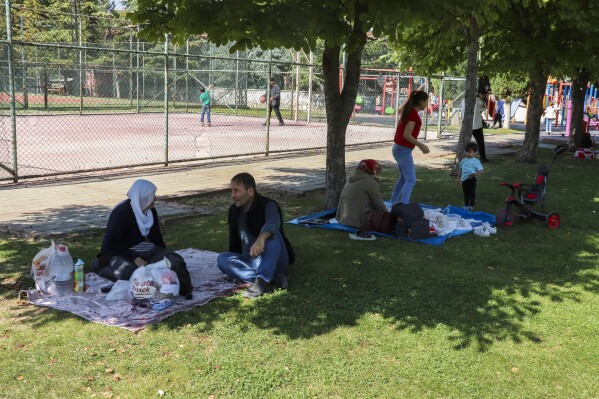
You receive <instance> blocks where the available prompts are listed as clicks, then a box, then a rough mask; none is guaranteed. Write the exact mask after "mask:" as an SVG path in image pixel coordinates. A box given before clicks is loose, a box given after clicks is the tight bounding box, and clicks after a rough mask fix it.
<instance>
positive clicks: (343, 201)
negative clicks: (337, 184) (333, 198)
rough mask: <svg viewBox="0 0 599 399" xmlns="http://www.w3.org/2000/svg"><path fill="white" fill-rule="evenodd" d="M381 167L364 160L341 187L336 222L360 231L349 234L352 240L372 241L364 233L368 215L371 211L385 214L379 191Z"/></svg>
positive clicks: (372, 237)
mask: <svg viewBox="0 0 599 399" xmlns="http://www.w3.org/2000/svg"><path fill="white" fill-rule="evenodd" d="M380 172H381V165H380V164H379V163H378V162H377V161H375V160H374V159H364V160H362V161H360V163H359V164H358V168H357V169H356V172H355V173H354V175H353V176H352V177H350V178H349V181H348V183H347V184H346V185H345V187H343V191H342V192H341V198H340V199H339V207H338V208H337V220H338V221H339V223H341V224H344V225H346V226H350V227H355V228H357V229H360V231H358V232H357V233H356V234H350V238H351V239H354V240H374V239H375V237H374V236H371V235H370V234H368V233H367V232H366V226H367V224H368V217H369V214H370V213H371V212H373V211H380V212H386V211H387V207H386V206H385V203H384V202H383V198H382V197H381V190H380V189H379V173H380Z"/></svg>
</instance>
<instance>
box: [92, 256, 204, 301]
mask: <svg viewBox="0 0 599 399" xmlns="http://www.w3.org/2000/svg"><path fill="white" fill-rule="evenodd" d="M140 257H141V258H143V259H144V260H145V261H146V262H148V263H156V262H159V261H161V260H162V259H164V258H167V259H168V260H169V262H170V264H171V269H172V270H173V271H174V272H175V273H176V274H177V277H178V278H179V295H183V296H188V295H190V294H191V291H192V290H193V287H192V285H191V276H190V275H189V270H187V265H186V264H185V261H184V260H183V257H182V256H181V255H179V254H178V253H176V252H173V251H171V250H168V249H165V248H162V247H155V248H154V250H153V251H152V252H151V253H150V254H149V255H147V256H140ZM98 260H99V259H98ZM137 267H138V266H137V265H136V264H135V263H134V262H132V261H130V260H128V259H125V258H122V257H120V256H112V257H111V258H110V259H108V262H107V263H106V264H103V263H102V262H93V263H92V272H94V273H96V274H97V275H98V276H101V277H104V278H105V279H107V280H110V281H117V280H129V279H130V278H131V275H132V274H133V272H134V271H135V270H136V269H137Z"/></svg>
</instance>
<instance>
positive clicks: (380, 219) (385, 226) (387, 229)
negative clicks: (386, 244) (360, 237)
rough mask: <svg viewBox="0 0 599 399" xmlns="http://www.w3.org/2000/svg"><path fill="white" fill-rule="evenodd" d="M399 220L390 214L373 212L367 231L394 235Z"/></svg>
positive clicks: (369, 217)
mask: <svg viewBox="0 0 599 399" xmlns="http://www.w3.org/2000/svg"><path fill="white" fill-rule="evenodd" d="M396 220H397V218H396V217H395V215H394V214H392V213H390V212H381V211H372V212H370V213H369V214H368V224H367V226H366V230H368V231H377V232H379V233H385V234H393V230H394V228H395V221H396Z"/></svg>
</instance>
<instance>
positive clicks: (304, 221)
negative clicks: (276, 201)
mask: <svg viewBox="0 0 599 399" xmlns="http://www.w3.org/2000/svg"><path fill="white" fill-rule="evenodd" d="M385 204H386V205H387V208H389V209H390V208H391V204H390V203H389V202H388V201H385ZM420 206H421V207H422V209H423V210H424V216H425V218H427V219H428V218H429V216H430V215H432V214H434V213H442V214H454V215H459V216H461V218H462V219H463V221H464V222H465V223H461V224H460V226H459V227H457V228H455V229H441V231H439V234H438V235H437V236H435V237H430V238H425V239H422V240H410V239H409V238H406V237H396V236H394V235H391V234H385V233H379V232H376V231H370V232H369V233H372V234H374V235H377V236H381V237H387V238H393V239H397V240H407V241H413V242H420V243H423V244H429V245H435V246H441V245H443V243H444V242H445V241H447V239H449V238H451V237H457V236H461V235H464V234H468V233H470V232H472V231H473V229H474V228H475V227H477V226H480V225H482V224H483V223H485V222H486V223H489V224H490V225H491V226H494V225H495V215H492V214H490V213H487V212H469V211H466V210H464V209H462V208H458V207H456V206H452V205H448V206H447V207H445V208H438V207H435V206H431V205H424V204H420ZM336 214H337V208H335V209H329V210H326V211H322V212H318V213H314V214H311V215H306V216H300V217H298V218H295V219H293V220H290V221H288V222H287V223H289V224H295V225H298V226H304V227H312V228H319V229H331V230H342V231H348V232H350V233H355V232H356V231H357V229H356V228H354V227H350V226H346V225H343V224H341V223H339V222H338V221H337V220H336V219H334V218H335V215H336ZM429 220H430V219H429Z"/></svg>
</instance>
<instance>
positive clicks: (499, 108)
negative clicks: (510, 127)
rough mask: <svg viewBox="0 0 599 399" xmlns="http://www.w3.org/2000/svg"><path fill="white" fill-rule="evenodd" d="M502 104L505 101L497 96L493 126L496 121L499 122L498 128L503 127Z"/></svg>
mask: <svg viewBox="0 0 599 399" xmlns="http://www.w3.org/2000/svg"><path fill="white" fill-rule="evenodd" d="M504 105H505V102H504V101H503V100H502V99H500V98H498V99H497V103H496V107H495V116H494V117H493V127H495V125H496V124H497V123H499V128H500V129H501V128H502V127H503V117H504V112H505V106H504Z"/></svg>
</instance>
